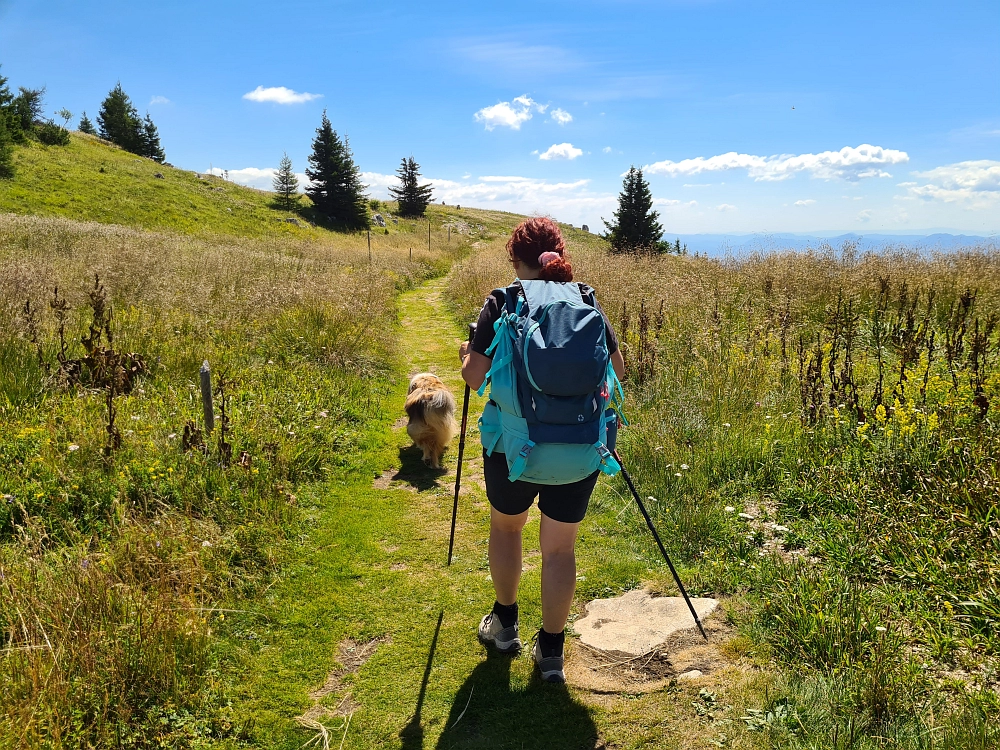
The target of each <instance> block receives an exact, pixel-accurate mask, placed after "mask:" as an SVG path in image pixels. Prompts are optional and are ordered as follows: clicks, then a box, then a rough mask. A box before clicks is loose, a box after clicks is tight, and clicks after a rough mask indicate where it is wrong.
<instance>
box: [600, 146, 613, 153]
mask: <svg viewBox="0 0 1000 750" xmlns="http://www.w3.org/2000/svg"><path fill="white" fill-rule="evenodd" d="M601 151H603V152H604V153H606V154H610V153H611V146H605V147H604V148H602V149H601Z"/></svg>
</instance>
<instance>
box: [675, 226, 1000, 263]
mask: <svg viewBox="0 0 1000 750" xmlns="http://www.w3.org/2000/svg"><path fill="white" fill-rule="evenodd" d="M675 237H679V238H680V241H681V244H687V246H688V254H689V255H693V254H694V253H698V254H699V255H708V256H710V257H724V256H726V255H735V256H740V255H748V254H750V253H755V252H770V251H779V250H807V249H810V248H812V249H819V248H820V247H823V246H824V245H830V246H831V247H833V248H834V249H835V250H840V249H841V248H842V247H843V246H844V244H845V243H857V249H858V250H859V251H861V252H864V251H866V250H875V251H878V250H884V249H887V248H892V247H905V248H909V249H912V250H923V251H934V250H945V251H947V250H957V249H959V248H963V247H982V246H984V245H985V246H988V247H1000V236H997V235H992V236H989V237H985V236H976V235H968V234H951V233H949V232H934V233H933V234H857V233H855V232H845V233H842V234H836V233H833V232H820V233H817V234H791V233H780V234H779V233H774V234H769V233H765V232H759V233H756V234H680V235H665V236H664V239H667V240H671V241H673V239H674V238H675Z"/></svg>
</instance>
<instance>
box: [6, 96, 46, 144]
mask: <svg viewBox="0 0 1000 750" xmlns="http://www.w3.org/2000/svg"><path fill="white" fill-rule="evenodd" d="M44 99H45V87H44V86H43V87H42V88H40V89H26V88H25V87H24V86H18V95H17V96H16V97H15V98H14V101H13V104H12V106H13V108H14V112H15V116H16V117H17V119H18V127H19V128H20V130H21V132H22V133H30V132H31V131H32V130H33V129H34V127H35V123H36V122H41V121H42V108H43V107H44V106H45V105H44Z"/></svg>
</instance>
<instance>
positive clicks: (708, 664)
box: [566, 617, 732, 695]
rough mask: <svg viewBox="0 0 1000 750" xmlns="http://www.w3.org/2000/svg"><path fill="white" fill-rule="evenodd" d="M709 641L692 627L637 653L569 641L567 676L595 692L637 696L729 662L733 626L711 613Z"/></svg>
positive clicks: (707, 629) (721, 667)
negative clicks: (687, 673) (570, 646)
mask: <svg viewBox="0 0 1000 750" xmlns="http://www.w3.org/2000/svg"><path fill="white" fill-rule="evenodd" d="M704 625H705V631H706V632H707V633H708V638H709V640H708V642H707V643H706V642H705V640H704V639H703V638H702V637H701V634H700V633H699V632H698V631H697V630H684V631H680V632H677V633H674V634H673V635H672V636H671V637H670V638H669V639H668V640H667V642H666V643H665V644H663V645H662V646H661V647H659V648H656V649H654V650H652V651H650V652H648V653H645V654H642V655H640V656H632V655H630V654H625V653H621V652H617V651H610V652H609V651H599V650H597V649H595V648H591V647H590V646H587V645H586V644H584V643H582V642H581V641H580V640H579V639H574V640H573V642H572V650H571V651H570V652H569V655H568V658H567V660H566V679H567V681H568V682H569V683H570V684H572V685H573V686H574V687H578V688H580V689H581V690H587V691H589V692H590V693H592V694H595V695H616V694H628V695H641V694H644V693H651V692H654V691H656V690H662V689H663V688H664V687H666V686H667V685H669V684H670V683H671V682H672V681H674V680H676V679H677V677H679V676H680V675H682V674H684V673H686V672H690V671H691V670H694V669H697V670H698V671H700V672H701V673H702V675H703V676H705V677H708V676H710V675H712V673H714V672H718V671H720V670H722V669H723V668H725V667H728V666H730V665H731V662H730V661H729V659H728V658H727V657H726V655H725V650H724V645H725V643H726V642H727V641H729V639H730V637H731V631H732V628H730V627H729V626H728V625H726V624H725V623H724V622H723V621H722V620H721V619H719V618H716V617H713V618H709V619H708V620H707V621H706V622H704Z"/></svg>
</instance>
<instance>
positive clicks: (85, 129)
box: [76, 112, 97, 135]
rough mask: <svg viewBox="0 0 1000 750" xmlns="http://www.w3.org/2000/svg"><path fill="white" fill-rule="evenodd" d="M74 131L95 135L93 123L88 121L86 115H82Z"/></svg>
mask: <svg viewBox="0 0 1000 750" xmlns="http://www.w3.org/2000/svg"><path fill="white" fill-rule="evenodd" d="M76 129H77V130H79V131H80V132H81V133H86V134H87V135H97V128H95V127H94V123H92V122H91V121H90V118H89V117H87V113H86V112H84V113H83V117H81V118H80V124H79V125H77V126H76Z"/></svg>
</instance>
